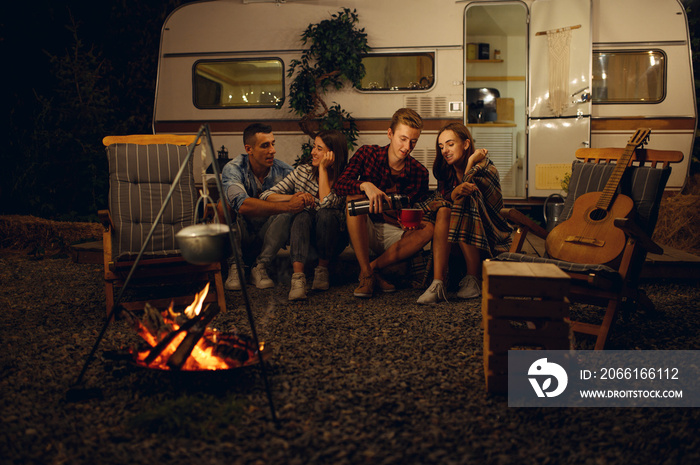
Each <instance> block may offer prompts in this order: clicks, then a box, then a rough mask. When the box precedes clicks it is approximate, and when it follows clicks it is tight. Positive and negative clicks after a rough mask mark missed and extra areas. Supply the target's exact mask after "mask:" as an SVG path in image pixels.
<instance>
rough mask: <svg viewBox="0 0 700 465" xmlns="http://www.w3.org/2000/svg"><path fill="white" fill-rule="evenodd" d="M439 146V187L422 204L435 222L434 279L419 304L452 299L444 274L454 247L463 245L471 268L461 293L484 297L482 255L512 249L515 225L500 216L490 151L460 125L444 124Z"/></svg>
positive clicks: (497, 184) (500, 201)
mask: <svg viewBox="0 0 700 465" xmlns="http://www.w3.org/2000/svg"><path fill="white" fill-rule="evenodd" d="M435 145H436V154H435V162H434V164H433V174H434V175H435V178H436V179H437V181H438V189H437V191H436V192H435V195H434V196H433V197H432V198H431V199H429V200H427V201H425V202H423V203H422V204H420V206H421V208H422V209H423V211H424V212H425V217H426V218H427V219H428V220H429V221H431V222H433V223H434V224H435V229H434V232H433V243H432V250H433V282H432V283H431V284H430V286H429V287H428V289H427V290H426V291H425V292H424V293H423V295H421V296H420V297H419V298H418V303H419V304H429V303H435V302H438V301H439V300H441V299H444V300H447V293H446V290H445V278H446V275H447V265H448V261H449V257H450V251H451V248H452V246H453V245H455V244H456V245H457V246H458V247H459V250H460V252H461V254H462V256H463V257H464V261H465V262H466V268H467V274H466V276H465V277H464V278H463V279H462V280H461V281H460V283H459V291H458V292H457V297H459V298H461V299H472V298H476V297H479V296H480V295H481V289H480V284H479V283H480V279H479V276H480V273H481V262H482V260H483V258H486V257H493V256H494V255H496V254H498V253H500V252H507V251H508V249H509V247H510V242H511V232H512V229H511V227H510V226H509V225H508V223H507V222H506V221H505V219H504V218H503V217H502V216H501V214H500V210H501V208H502V207H503V197H502V195H501V183H500V180H499V177H498V170H496V167H495V165H494V164H493V163H492V162H491V160H489V159H488V158H487V156H486V155H487V150H486V149H478V150H477V149H476V148H475V147H474V140H473V139H472V136H471V133H470V132H469V130H468V129H467V128H466V126H464V125H463V124H461V123H450V124H448V125H447V126H445V127H443V128H442V129H441V130H440V132H439V133H438V137H437V141H436V144H435Z"/></svg>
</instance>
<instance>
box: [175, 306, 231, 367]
mask: <svg viewBox="0 0 700 465" xmlns="http://www.w3.org/2000/svg"><path fill="white" fill-rule="evenodd" d="M218 314H219V309H218V308H217V307H207V309H206V310H205V311H204V312H202V314H201V315H198V318H197V322H196V323H195V324H194V325H193V326H192V329H188V330H187V336H185V339H184V340H183V341H182V342H181V343H180V345H178V346H177V349H176V350H175V352H173V354H172V355H171V356H170V358H169V359H168V366H169V367H170V368H171V369H173V370H179V369H180V368H182V365H183V364H184V363H185V360H187V358H188V357H189V356H190V354H191V353H192V350H193V349H194V347H195V345H196V344H197V343H198V342H199V340H200V339H201V338H202V336H204V331H205V330H206V329H207V325H208V324H209V323H211V320H213V319H214V317H215V316H216V315H218ZM193 319H194V318H193ZM189 321H192V320H189ZM189 321H188V323H189Z"/></svg>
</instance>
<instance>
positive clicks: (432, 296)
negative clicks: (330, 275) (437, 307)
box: [416, 279, 447, 304]
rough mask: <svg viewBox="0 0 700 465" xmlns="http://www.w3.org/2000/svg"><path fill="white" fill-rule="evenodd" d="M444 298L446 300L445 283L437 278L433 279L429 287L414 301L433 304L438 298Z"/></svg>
mask: <svg viewBox="0 0 700 465" xmlns="http://www.w3.org/2000/svg"><path fill="white" fill-rule="evenodd" d="M442 299H445V302H447V293H446V292H445V285H444V284H443V282H442V281H440V280H439V279H433V282H432V283H431V284H430V287H428V289H427V290H426V291H425V292H424V293H423V295H421V296H420V297H418V300H417V301H416V303H419V304H434V303H437V302H438V301H439V300H442Z"/></svg>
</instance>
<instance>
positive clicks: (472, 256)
mask: <svg viewBox="0 0 700 465" xmlns="http://www.w3.org/2000/svg"><path fill="white" fill-rule="evenodd" d="M459 248H460V250H461V251H462V255H464V261H465V262H467V274H468V275H471V276H477V277H478V276H480V275H481V252H479V249H478V248H476V247H474V246H473V245H470V244H465V243H464V242H460V243H459Z"/></svg>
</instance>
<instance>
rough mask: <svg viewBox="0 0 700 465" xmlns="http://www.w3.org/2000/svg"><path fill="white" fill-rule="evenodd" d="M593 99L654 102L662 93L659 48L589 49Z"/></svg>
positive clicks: (663, 73)
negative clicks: (598, 50)
mask: <svg viewBox="0 0 700 465" xmlns="http://www.w3.org/2000/svg"><path fill="white" fill-rule="evenodd" d="M592 77H593V79H592V82H593V103H658V102H661V101H662V100H663V99H664V97H665V93H666V92H665V91H666V56H665V55H664V53H663V52H662V51H660V50H645V51H635V52H627V51H617V52H613V51H606V52H603V51H601V52H593V76H592Z"/></svg>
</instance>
